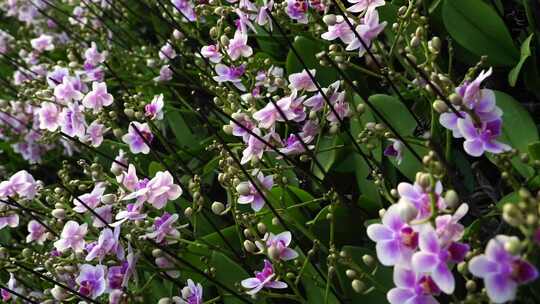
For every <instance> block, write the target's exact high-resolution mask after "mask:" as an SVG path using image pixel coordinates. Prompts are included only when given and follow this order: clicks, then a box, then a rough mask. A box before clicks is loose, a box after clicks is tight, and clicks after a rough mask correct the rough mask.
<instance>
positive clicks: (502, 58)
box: [442, 0, 519, 66]
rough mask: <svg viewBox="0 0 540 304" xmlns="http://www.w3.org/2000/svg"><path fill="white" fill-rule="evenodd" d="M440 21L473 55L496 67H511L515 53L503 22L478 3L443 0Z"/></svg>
mask: <svg viewBox="0 0 540 304" xmlns="http://www.w3.org/2000/svg"><path fill="white" fill-rule="evenodd" d="M442 14H443V22H444V25H445V27H446V30H447V31H448V33H450V36H452V38H453V39H454V40H455V41H456V42H457V43H459V44H460V45H462V46H463V47H464V48H466V49H467V50H469V51H470V52H472V53H474V54H475V55H477V56H483V55H487V56H488V62H489V63H491V64H493V65H498V66H513V65H515V64H516V63H517V61H518V60H519V52H518V50H517V49H516V47H515V46H514V43H513V41H512V36H511V35H510V32H509V31H508V29H507V28H506V25H505V24H504V21H503V20H502V19H501V18H500V17H499V15H498V14H497V12H496V11H495V9H493V7H491V6H489V5H488V4H486V3H484V2H483V1H482V0H445V1H444V4H443V11H442Z"/></svg>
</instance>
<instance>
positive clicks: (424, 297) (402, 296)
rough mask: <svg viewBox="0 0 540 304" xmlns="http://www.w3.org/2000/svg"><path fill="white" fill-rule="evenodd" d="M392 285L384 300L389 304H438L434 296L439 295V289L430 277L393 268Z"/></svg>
mask: <svg viewBox="0 0 540 304" xmlns="http://www.w3.org/2000/svg"><path fill="white" fill-rule="evenodd" d="M394 284H396V287H395V288H392V289H391V290H390V291H389V292H388V294H387V295H386V298H387V299H388V302H390V304H403V303H406V304H438V303H439V302H438V301H437V300H436V299H435V297H434V295H437V294H439V293H440V289H439V287H437V285H436V284H435V282H433V279H431V277H429V276H426V275H421V274H418V273H416V272H414V271H412V270H409V269H407V268H404V267H400V266H396V267H395V268H394Z"/></svg>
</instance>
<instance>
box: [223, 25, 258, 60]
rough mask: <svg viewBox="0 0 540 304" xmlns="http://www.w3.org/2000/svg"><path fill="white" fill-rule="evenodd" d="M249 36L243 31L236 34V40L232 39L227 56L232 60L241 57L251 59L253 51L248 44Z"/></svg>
mask: <svg viewBox="0 0 540 304" xmlns="http://www.w3.org/2000/svg"><path fill="white" fill-rule="evenodd" d="M247 42H248V35H247V34H246V33H243V32H241V31H238V30H237V31H236V32H235V33H234V38H233V39H231V41H230V42H229V45H228V47H227V54H229V57H230V58H231V59H232V60H236V59H238V58H240V57H246V58H247V57H250V56H251V55H253V49H252V48H251V47H250V46H249V45H248V44H247Z"/></svg>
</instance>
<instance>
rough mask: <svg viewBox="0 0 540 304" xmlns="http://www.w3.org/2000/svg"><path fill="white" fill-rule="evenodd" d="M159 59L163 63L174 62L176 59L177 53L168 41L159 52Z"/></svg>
mask: <svg viewBox="0 0 540 304" xmlns="http://www.w3.org/2000/svg"><path fill="white" fill-rule="evenodd" d="M158 55H159V59H161V60H163V61H169V60H173V59H174V57H176V51H175V50H174V48H173V46H172V45H171V44H170V43H169V42H168V41H167V42H166V43H165V44H164V45H163V46H162V47H161V49H160V50H159V54H158Z"/></svg>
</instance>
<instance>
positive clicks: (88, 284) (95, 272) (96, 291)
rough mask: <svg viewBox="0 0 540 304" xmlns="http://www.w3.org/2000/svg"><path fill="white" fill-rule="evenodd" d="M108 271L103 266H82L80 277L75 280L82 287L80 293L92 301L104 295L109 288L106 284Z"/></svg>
mask: <svg viewBox="0 0 540 304" xmlns="http://www.w3.org/2000/svg"><path fill="white" fill-rule="evenodd" d="M106 270H107V268H106V267H105V266H103V265H97V266H92V265H89V264H84V265H81V266H80V273H79V276H78V277H77V279H75V282H77V284H78V285H79V286H80V287H79V292H80V293H81V294H83V295H85V296H88V297H90V298H92V299H95V298H97V297H99V296H100V295H102V294H103V293H104V292H105V289H106V287H107V286H106V284H105V272H106Z"/></svg>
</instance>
